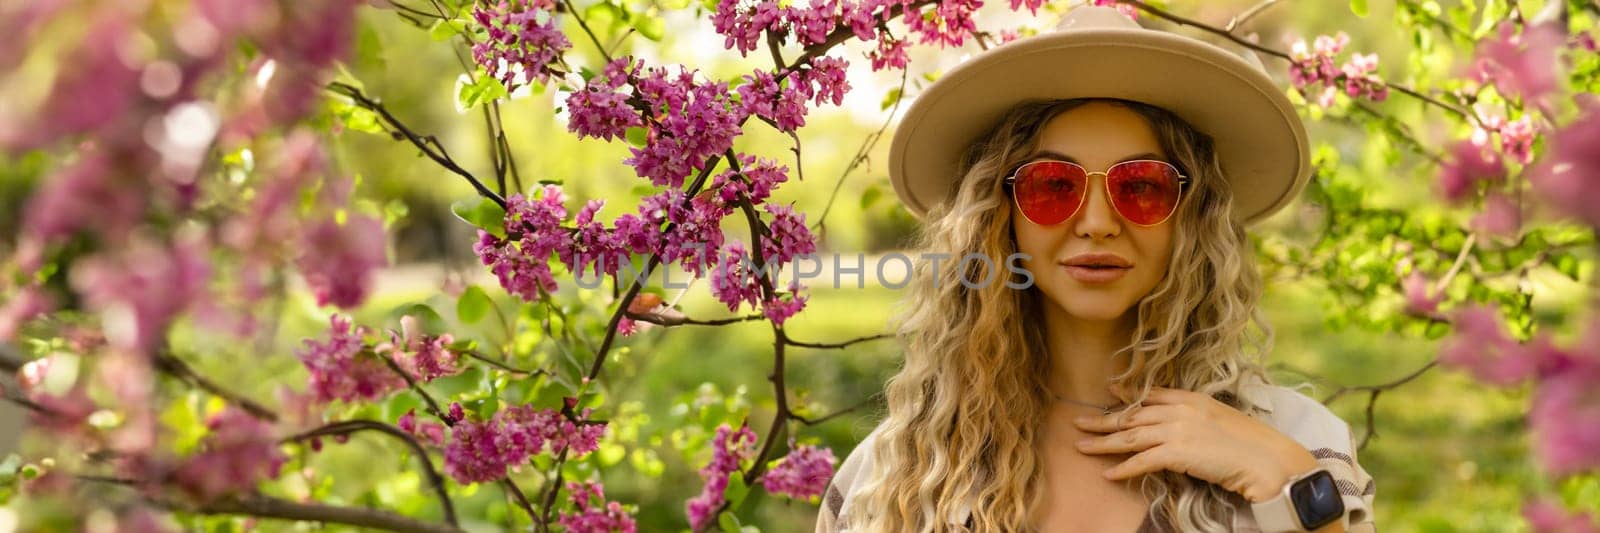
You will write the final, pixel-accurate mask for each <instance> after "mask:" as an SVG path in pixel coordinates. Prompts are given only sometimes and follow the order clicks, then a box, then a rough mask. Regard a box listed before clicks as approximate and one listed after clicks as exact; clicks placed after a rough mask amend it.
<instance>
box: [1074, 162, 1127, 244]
mask: <svg viewBox="0 0 1600 533" xmlns="http://www.w3.org/2000/svg"><path fill="white" fill-rule="evenodd" d="M1096 179H1099V180H1100V181H1095V180H1096ZM1088 193H1089V197H1088V198H1087V199H1085V202H1084V205H1083V210H1082V212H1080V213H1078V216H1077V221H1075V222H1073V228H1072V229H1073V232H1074V233H1076V234H1077V235H1078V236H1080V237H1084V238H1088V239H1095V240H1099V239H1105V238H1109V237H1114V236H1116V235H1117V234H1118V233H1121V232H1122V221H1121V220H1120V219H1118V216H1117V212H1116V209H1115V208H1113V207H1112V206H1111V198H1109V197H1107V196H1106V185H1105V174H1101V173H1094V174H1090V175H1089V191H1088Z"/></svg>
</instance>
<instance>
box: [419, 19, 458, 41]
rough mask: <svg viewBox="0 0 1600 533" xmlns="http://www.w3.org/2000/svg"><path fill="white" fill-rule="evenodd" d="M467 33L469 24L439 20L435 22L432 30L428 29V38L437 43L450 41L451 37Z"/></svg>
mask: <svg viewBox="0 0 1600 533" xmlns="http://www.w3.org/2000/svg"><path fill="white" fill-rule="evenodd" d="M466 32H467V23H466V21H463V20H460V19H449V20H445V19H439V20H437V21H434V23H433V27H432V28H428V36H429V37H432V38H433V40H435V41H448V40H450V38H451V37H455V36H456V35H460V34H463V33H466Z"/></svg>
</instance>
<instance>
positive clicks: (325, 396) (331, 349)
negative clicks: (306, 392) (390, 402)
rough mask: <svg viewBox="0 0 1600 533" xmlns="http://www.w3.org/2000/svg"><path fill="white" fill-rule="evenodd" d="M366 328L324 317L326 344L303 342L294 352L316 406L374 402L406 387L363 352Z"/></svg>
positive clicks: (338, 317)
mask: <svg viewBox="0 0 1600 533" xmlns="http://www.w3.org/2000/svg"><path fill="white" fill-rule="evenodd" d="M366 333H367V328H365V327H355V326H354V325H353V324H352V321H351V320H350V317H347V316H341V315H339V314H333V315H331V316H329V317H328V340H327V341H326V342H319V341H317V340H314V339H306V340H305V342H304V345H303V346H302V347H301V349H299V350H297V351H296V352H295V355H296V356H298V357H299V358H300V363H301V364H303V365H305V367H306V370H307V371H308V372H310V374H311V377H310V385H309V389H310V391H311V393H312V394H313V395H314V396H315V397H316V399H317V401H319V402H329V401H333V400H343V401H346V402H353V401H356V400H376V399H378V398H382V397H384V396H386V395H388V394H389V393H391V392H394V391H396V390H400V389H403V388H405V387H406V382H405V378H403V377H401V376H400V375H399V374H396V373H395V372H394V370H392V369H390V368H389V366H388V364H387V363H384V362H383V360H381V359H379V358H378V357H377V356H376V355H375V354H373V353H371V352H369V351H368V350H367V345H366V339H365V336H366Z"/></svg>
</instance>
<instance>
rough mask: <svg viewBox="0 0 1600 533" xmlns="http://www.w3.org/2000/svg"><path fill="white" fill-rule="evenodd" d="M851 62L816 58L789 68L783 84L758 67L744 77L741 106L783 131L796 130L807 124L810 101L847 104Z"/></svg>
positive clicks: (741, 87) (739, 89) (740, 87)
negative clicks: (808, 102) (794, 67)
mask: <svg viewBox="0 0 1600 533" xmlns="http://www.w3.org/2000/svg"><path fill="white" fill-rule="evenodd" d="M849 66H850V64H849V62H847V61H845V60H844V59H841V58H837V57H819V58H815V59H812V60H811V62H810V63H809V64H808V65H807V67H806V68H800V69H795V70H791V71H789V75H788V76H785V77H784V79H783V83H782V84H781V85H780V83H779V82H778V80H777V77H776V76H774V75H773V74H772V73H771V72H767V71H765V70H757V71H755V72H752V73H750V74H746V75H745V76H744V81H745V83H744V84H742V85H740V86H739V88H738V89H737V90H738V93H739V105H740V107H741V108H743V110H744V112H745V113H746V114H751V115H755V116H758V117H761V118H763V119H766V120H769V121H772V122H773V123H774V124H776V125H777V127H778V129H779V130H782V131H790V132H792V131H794V130H795V129H796V128H799V127H800V126H804V125H805V124H806V113H807V107H806V101H807V100H810V101H812V102H813V103H814V104H815V105H822V103H823V102H833V104H834V105H839V104H842V103H844V95H845V93H847V92H849V91H850V82H849V81H848V80H847V79H846V69H847V68H848V67H849Z"/></svg>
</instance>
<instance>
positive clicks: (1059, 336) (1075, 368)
mask: <svg viewBox="0 0 1600 533" xmlns="http://www.w3.org/2000/svg"><path fill="white" fill-rule="evenodd" d="M1043 307H1045V308H1046V309H1045V311H1044V337H1045V347H1046V349H1047V350H1048V352H1049V355H1050V374H1049V376H1048V378H1047V383H1049V385H1050V389H1051V390H1052V391H1054V392H1055V394H1056V395H1058V396H1060V397H1062V398H1069V399H1072V400H1077V401H1081V402H1088V403H1092V404H1095V405H1105V406H1110V405H1116V404H1118V403H1121V400H1119V399H1118V398H1117V397H1116V396H1113V395H1112V394H1111V391H1109V390H1107V389H1106V386H1107V385H1109V384H1110V383H1111V376H1113V375H1116V374H1118V373H1120V372H1122V371H1124V370H1127V368H1128V361H1129V359H1128V357H1126V356H1120V357H1116V358H1115V359H1113V358H1112V353H1114V352H1116V351H1117V350H1119V349H1122V348H1124V347H1126V346H1127V345H1128V344H1129V343H1130V342H1131V341H1132V338H1133V328H1134V325H1135V322H1134V321H1135V320H1137V317H1136V316H1135V315H1133V314H1132V313H1133V312H1131V311H1130V313H1129V314H1126V315H1124V316H1123V317H1121V318H1118V319H1114V320H1084V319H1081V318H1078V317H1073V316H1071V315H1068V314H1067V313H1066V311H1064V310H1062V309H1061V308H1060V307H1059V306H1055V305H1048V304H1047V305H1045V306H1043Z"/></svg>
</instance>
